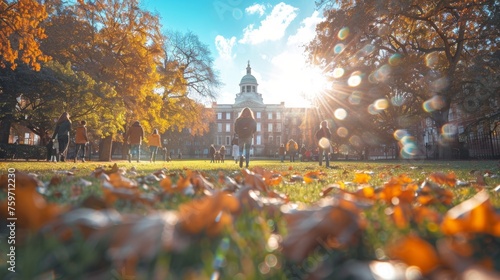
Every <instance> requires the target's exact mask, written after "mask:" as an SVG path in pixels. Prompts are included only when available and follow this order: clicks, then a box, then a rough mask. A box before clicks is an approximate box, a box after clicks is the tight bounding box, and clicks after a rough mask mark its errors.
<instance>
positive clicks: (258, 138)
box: [255, 135, 262, 145]
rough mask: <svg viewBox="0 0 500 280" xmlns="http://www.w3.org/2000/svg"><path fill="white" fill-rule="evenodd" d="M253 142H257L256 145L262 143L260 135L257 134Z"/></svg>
mask: <svg viewBox="0 0 500 280" xmlns="http://www.w3.org/2000/svg"><path fill="white" fill-rule="evenodd" d="M255 140H256V141H255V142H257V145H262V137H261V136H260V135H257V137H255Z"/></svg>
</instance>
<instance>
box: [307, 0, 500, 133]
mask: <svg viewBox="0 0 500 280" xmlns="http://www.w3.org/2000/svg"><path fill="white" fill-rule="evenodd" d="M320 5H322V7H324V8H325V10H326V12H325V20H324V21H323V22H322V23H320V24H319V25H318V27H317V35H316V38H315V39H314V40H313V41H312V42H311V43H310V44H309V46H308V51H309V53H310V54H311V60H312V61H313V62H315V63H317V64H320V65H322V66H323V67H324V68H325V69H326V71H327V72H330V73H332V75H333V76H335V74H338V71H345V72H344V73H345V74H344V75H345V76H344V77H345V80H346V84H344V85H345V88H343V90H344V93H345V94H348V95H349V94H352V93H353V92H354V91H356V90H357V89H356V87H357V86H358V85H361V86H363V85H364V86H365V89H368V88H372V87H380V86H381V85H382V87H386V86H385V85H388V86H389V87H388V88H387V87H386V89H384V91H382V92H381V93H387V91H388V92H390V94H391V95H393V97H396V95H395V94H404V96H407V97H411V98H412V99H407V97H406V98H404V99H402V100H401V101H403V102H405V104H407V106H412V107H413V110H420V108H422V104H423V103H424V102H426V103H425V104H427V105H428V106H424V107H423V108H424V109H425V113H427V114H428V115H429V116H430V117H432V118H433V119H434V121H435V123H436V125H437V127H438V129H441V127H442V126H443V125H445V124H447V123H448V113H449V109H450V106H451V104H452V103H462V102H463V99H461V97H463V95H461V94H460V93H461V92H463V91H464V89H465V87H464V86H465V84H466V83H468V81H470V79H468V78H467V77H470V76H471V72H470V71H471V70H472V68H471V67H472V65H473V64H474V63H473V60H474V59H475V58H477V57H480V56H483V57H484V56H488V54H492V53H494V52H495V51H496V50H498V44H499V43H500V41H499V40H498V38H499V28H498V25H499V14H500V13H499V10H498V9H500V7H499V5H498V4H497V1H495V0H483V1H475V0H474V1H473V0H467V1H446V0H444V1H437V2H436V1H413V0H407V1H392V0H391V1H374V0H372V1H355V2H353V1H330V0H324V1H320ZM367 67H368V68H369V67H372V69H371V70H370V71H369V72H368V71H367V72H363V71H360V72H356V71H359V70H360V69H362V70H365V71H366V70H368V69H367ZM335 69H337V72H335ZM338 69H340V70H338ZM401 74H404V76H401ZM398 75H399V76H400V77H399V78H395V77H396V76H398ZM472 75H475V73H474V74H472ZM350 78H352V79H351V82H352V81H354V80H356V79H359V80H360V81H361V82H360V83H359V84H357V85H353V84H349V83H347V82H348V81H349V79H350ZM475 80H476V81H480V80H481V79H475ZM383 84H385V85H383ZM386 90H387V91H386ZM362 92H363V91H362ZM366 98H367V99H368V100H367V101H368V102H369V104H372V102H373V101H374V100H377V99H379V98H380V96H373V97H366ZM391 98H392V97H391ZM390 100H391V99H389V101H390ZM415 101H419V102H415ZM390 106H394V104H390ZM366 109H369V108H366ZM400 117H401V116H400Z"/></svg>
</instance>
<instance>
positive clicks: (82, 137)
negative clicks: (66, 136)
mask: <svg viewBox="0 0 500 280" xmlns="http://www.w3.org/2000/svg"><path fill="white" fill-rule="evenodd" d="M86 125H87V122H86V121H84V120H82V121H80V125H78V127H77V128H76V133H75V159H74V162H76V161H77V160H78V154H79V153H80V149H81V150H82V162H85V147H86V146H87V143H88V142H89V138H88V136H87V127H86Z"/></svg>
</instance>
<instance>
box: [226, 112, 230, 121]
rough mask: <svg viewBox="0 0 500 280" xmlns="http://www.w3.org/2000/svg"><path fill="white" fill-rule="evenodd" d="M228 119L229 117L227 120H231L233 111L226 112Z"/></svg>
mask: <svg viewBox="0 0 500 280" xmlns="http://www.w3.org/2000/svg"><path fill="white" fill-rule="evenodd" d="M226 119H227V120H230V119H231V113H230V112H226Z"/></svg>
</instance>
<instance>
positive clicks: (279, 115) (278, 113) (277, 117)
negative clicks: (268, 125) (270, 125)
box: [276, 112, 281, 120]
mask: <svg viewBox="0 0 500 280" xmlns="http://www.w3.org/2000/svg"><path fill="white" fill-rule="evenodd" d="M276 119H277V120H281V112H276Z"/></svg>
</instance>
